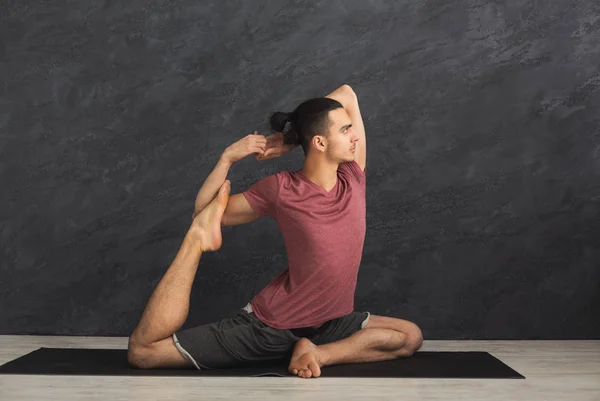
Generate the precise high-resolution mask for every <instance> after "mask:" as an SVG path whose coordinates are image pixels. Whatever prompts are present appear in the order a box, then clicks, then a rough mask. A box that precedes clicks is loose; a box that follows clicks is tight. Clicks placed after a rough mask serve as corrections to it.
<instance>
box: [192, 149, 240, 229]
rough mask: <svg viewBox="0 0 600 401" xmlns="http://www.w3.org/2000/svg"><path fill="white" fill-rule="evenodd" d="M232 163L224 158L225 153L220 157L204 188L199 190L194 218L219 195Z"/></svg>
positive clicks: (203, 185)
mask: <svg viewBox="0 0 600 401" xmlns="http://www.w3.org/2000/svg"><path fill="white" fill-rule="evenodd" d="M231 165H232V163H231V162H230V161H228V160H227V159H225V158H223V155H221V157H220V158H219V161H218V162H217V165H216V166H215V168H214V169H213V171H212V172H211V173H210V174H209V175H208V177H207V178H206V181H204V184H202V188H200V191H198V195H197V196H196V202H195V203H194V213H193V215H192V218H194V217H196V215H197V214H198V213H200V212H201V211H202V209H204V208H205V207H206V205H208V204H209V203H210V202H211V201H212V200H213V199H214V198H215V196H217V192H218V191H219V188H221V185H223V183H224V182H225V180H226V179H227V173H228V172H229V169H230V168H231Z"/></svg>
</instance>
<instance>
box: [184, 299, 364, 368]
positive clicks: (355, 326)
mask: <svg viewBox="0 0 600 401" xmlns="http://www.w3.org/2000/svg"><path fill="white" fill-rule="evenodd" d="M369 316H370V313H369V312H352V313H350V314H348V315H346V316H342V317H339V318H337V319H333V320H330V321H328V322H326V323H324V324H323V325H322V326H321V327H319V328H316V329H315V328H312V327H308V328H301V329H275V328H273V327H271V326H268V325H266V324H264V323H263V322H261V321H260V320H258V318H257V317H256V316H255V315H254V312H253V311H252V307H251V305H250V304H248V305H246V307H244V308H242V310H241V311H240V312H238V313H237V314H236V315H235V316H234V317H231V318H225V319H223V320H221V321H219V322H215V323H209V324H205V325H202V326H197V327H192V328H190V329H186V330H181V331H178V332H176V333H174V334H173V341H174V342H175V346H176V347H177V349H178V350H179V351H180V352H181V354H182V355H183V356H184V357H185V358H186V359H187V360H188V361H190V362H192V363H193V364H194V366H195V367H196V368H197V369H224V368H234V367H245V366H251V365H252V364H256V363H260V362H268V361H271V362H273V363H275V361H280V360H282V359H285V360H287V361H289V360H290V358H291V356H292V351H293V349H294V344H295V343H296V342H297V341H298V340H299V339H300V338H302V337H306V338H308V339H309V340H310V341H312V342H313V343H315V344H316V345H321V344H328V343H332V342H335V341H339V340H342V339H344V338H346V337H349V336H351V335H352V334H354V333H355V332H357V331H358V330H360V329H363V328H364V327H365V326H366V325H367V322H368V321H369Z"/></svg>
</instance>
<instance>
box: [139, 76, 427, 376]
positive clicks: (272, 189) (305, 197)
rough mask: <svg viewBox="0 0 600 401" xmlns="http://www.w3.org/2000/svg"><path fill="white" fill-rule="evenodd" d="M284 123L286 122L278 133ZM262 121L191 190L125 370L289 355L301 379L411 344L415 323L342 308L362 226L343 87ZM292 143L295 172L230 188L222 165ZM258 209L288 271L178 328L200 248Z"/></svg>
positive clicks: (356, 142)
mask: <svg viewBox="0 0 600 401" xmlns="http://www.w3.org/2000/svg"><path fill="white" fill-rule="evenodd" d="M287 123H291V129H290V130H289V131H287V132H286V133H285V134H284V133H283V132H279V131H283V127H284V126H285V125H287ZM271 126H272V128H275V130H276V131H277V132H279V133H277V134H274V135H271V136H269V137H266V138H265V137H264V136H262V135H258V134H257V132H256V131H255V133H254V134H250V135H248V136H246V137H245V138H243V139H241V140H239V141H237V142H236V143H234V144H233V145H231V146H229V147H228V148H227V149H226V150H225V152H223V154H222V156H221V158H220V160H219V162H218V164H217V167H216V168H215V169H214V171H213V172H212V173H211V174H210V175H209V176H208V178H207V179H206V181H205V183H204V185H203V186H202V188H201V189H200V191H199V193H198V196H197V198H196V204H195V211H194V214H193V216H192V217H193V222H192V225H191V227H190V229H189V231H188V233H187V234H186V236H185V238H184V240H183V244H182V246H181V249H180V250H179V253H178V254H177V256H176V257H175V260H174V261H173V263H172V265H171V266H170V267H169V269H168V270H167V272H166V273H165V275H164V277H163V278H162V280H161V281H160V282H159V283H158V285H157V287H156V289H155V291H154V293H153V294H152V296H151V297H150V299H149V301H148V304H147V306H146V309H145V310H144V313H143V314H142V317H141V320H140V322H139V324H138V326H137V327H136V328H135V330H134V331H133V333H132V334H131V336H130V338H129V349H128V360H129V363H130V364H131V365H132V366H134V367H138V368H160V367H162V368H165V367H195V368H197V369H214V368H227V367H235V366H243V365H247V364H251V363H253V362H259V361H266V360H279V359H281V358H286V359H288V358H289V359H288V360H289V365H288V370H289V372H290V373H292V374H294V375H298V376H299V377H303V378H309V377H319V376H320V375H321V367H323V366H327V365H333V364H339V363H355V362H370V361H381V360H388V359H394V358H398V357H408V356H410V355H412V354H413V353H414V352H416V351H417V350H418V349H419V348H420V347H421V344H422V341H423V336H422V333H421V330H420V328H419V327H418V326H417V325H416V324H414V323H412V322H410V321H407V320H403V319H397V318H392V317H385V316H377V315H372V314H370V313H369V312H354V311H353V309H354V291H355V288H356V278H357V274H358V268H359V265H360V261H361V256H362V249H363V244H364V238H365V229H366V222H365V217H366V202H365V199H366V175H365V164H366V140H365V139H366V138H365V130H364V125H363V121H362V117H361V115H360V109H359V106H358V99H357V96H356V94H355V93H354V91H353V90H352V89H351V88H350V87H349V86H348V85H343V86H341V87H340V88H338V89H336V90H335V91H334V92H332V93H330V94H329V95H327V96H326V97H325V98H315V99H310V100H308V101H306V102H304V103H302V104H301V105H300V106H298V108H296V110H294V112H292V113H275V114H274V115H273V116H272V117H271ZM290 141H291V143H288V142H290ZM296 145H302V148H303V150H304V152H305V155H306V158H305V161H304V167H303V169H302V170H299V171H295V172H289V171H282V172H280V173H277V174H274V175H271V176H268V177H265V178H263V179H261V180H259V181H258V182H257V183H256V184H254V185H253V186H252V187H251V188H250V189H248V190H246V191H244V192H242V193H239V194H236V195H232V196H230V182H229V181H228V180H226V176H227V172H228V171H229V168H230V167H231V165H232V163H235V162H236V161H238V160H241V159H242V158H244V157H246V156H248V155H250V154H255V155H256V156H255V157H256V159H257V160H264V159H269V158H273V157H279V156H281V155H282V154H284V153H286V152H287V151H289V150H290V149H292V148H293V147H294V146H296ZM215 193H216V196H215ZM262 216H271V217H273V218H274V219H275V220H276V221H277V223H278V225H279V227H280V229H281V232H282V234H283V237H284V240H285V245H286V250H287V253H288V260H289V267H288V268H287V269H285V270H284V271H283V272H282V273H281V274H280V275H279V276H277V277H276V278H275V279H273V280H272V281H271V283H269V284H268V285H267V286H266V287H265V288H264V289H263V290H262V291H261V292H260V293H259V294H257V295H256V296H255V297H254V299H253V300H252V301H251V302H250V303H248V304H247V305H246V306H245V307H244V308H242V310H241V311H240V312H238V313H237V314H236V316H234V317H232V318H226V319H223V320H221V321H219V322H215V323H211V324H207V325H203V326H199V327H194V328H191V329H187V330H183V331H180V330H179V329H180V328H181V326H182V325H183V323H184V322H185V319H186V318H187V315H188V311H189V298H190V292H191V287H192V283H193V280H194V276H195V273H196V269H197V267H198V263H199V260H200V256H201V254H202V252H209V251H216V250H218V249H219V248H220V246H221V229H220V227H221V226H222V225H226V226H232V225H239V224H243V223H248V222H251V221H255V220H256V219H258V218H259V217H262Z"/></svg>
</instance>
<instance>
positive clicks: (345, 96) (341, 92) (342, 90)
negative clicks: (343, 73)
mask: <svg viewBox="0 0 600 401" xmlns="http://www.w3.org/2000/svg"><path fill="white" fill-rule="evenodd" d="M325 97H328V98H330V99H334V100H337V101H338V102H340V103H341V104H342V106H344V108H346V107H348V105H350V104H351V102H354V101H356V93H354V90H353V89H352V88H351V87H350V85H347V84H344V85H342V86H340V87H339V88H337V89H336V90H334V91H333V92H331V93H330V94H328V95H327V96H325Z"/></svg>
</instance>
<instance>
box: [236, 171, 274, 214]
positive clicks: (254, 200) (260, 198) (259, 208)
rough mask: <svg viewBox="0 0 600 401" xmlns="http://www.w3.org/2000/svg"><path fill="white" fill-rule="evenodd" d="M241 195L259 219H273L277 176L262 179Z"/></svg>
mask: <svg viewBox="0 0 600 401" xmlns="http://www.w3.org/2000/svg"><path fill="white" fill-rule="evenodd" d="M242 193H243V194H244V197H245V198H246V200H247V201H248V203H249V204H250V206H251V207H252V209H254V211H255V212H256V213H258V214H259V215H260V216H261V217H262V216H271V217H273V218H274V217H275V212H276V208H277V199H278V198H279V175H278V174H273V175H270V176H268V177H265V178H262V179H260V180H259V181H257V182H256V183H255V184H254V185H252V186H251V187H250V188H249V189H247V190H246V191H244V192H242Z"/></svg>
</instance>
